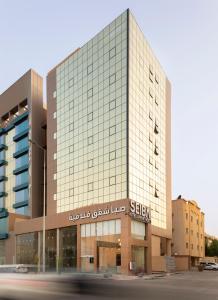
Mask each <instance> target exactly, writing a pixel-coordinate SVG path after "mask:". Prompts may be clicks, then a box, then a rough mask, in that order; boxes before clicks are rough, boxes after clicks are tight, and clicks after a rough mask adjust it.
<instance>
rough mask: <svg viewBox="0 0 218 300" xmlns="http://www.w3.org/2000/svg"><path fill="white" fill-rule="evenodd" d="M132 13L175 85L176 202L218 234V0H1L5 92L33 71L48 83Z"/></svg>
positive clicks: (0, 82)
mask: <svg viewBox="0 0 218 300" xmlns="http://www.w3.org/2000/svg"><path fill="white" fill-rule="evenodd" d="M126 8H130V9H131V11H132V12H133V14H134V15H135V17H136V19H137V21H138V24H139V25H140V27H141V29H142V31H143V32H144V34H145V36H146V38H147V40H148V41H149V43H150V45H151V47H152V49H153V50H154V52H155V54H156V56H157V57H158V58H159V60H160V62H161V64H162V66H163V68H164V70H165V71H166V74H167V76H168V78H169V79H170V81H171V83H172V154H173V157H172V171H173V191H172V194H173V198H176V197H177V196H178V195H179V194H181V195H182V196H183V197H185V198H187V199H195V200H196V201H197V202H198V203H199V205H200V207H201V208H202V210H203V211H204V212H205V217H206V231H207V232H208V233H209V234H214V235H217V236H218V222H217V220H218V189H217V188H218V1H217V0H180V1H179V0H149V1H148V0H132V1H130V0H125V1H124V0H110V1H109V0H108V1H106V0H79V1H78V0H77V1H76V0H62V1H61V0H37V1H36V0H35V1H33V0H19V1H16V0H14V1H12V0H0V93H2V92H3V91H4V90H5V89H6V88H7V87H8V86H9V85H11V84H12V83H13V82H14V81H16V80H17V79H18V78H19V77H20V76H21V75H22V74H23V73H25V72H26V71H27V70H28V69H29V68H33V69H35V70H36V71H37V72H38V73H39V74H41V75H42V76H43V77H45V76H46V74H47V72H48V70H50V69H51V68H52V67H53V66H54V65H56V64H57V63H58V62H60V60H62V59H63V58H65V57H66V56H67V55H68V54H69V53H71V52H72V51H73V50H74V49H75V48H77V47H79V46H82V45H83V44H84V43H85V42H87V41H88V40H89V39H90V38H92V37H93V35H95V34H96V33H97V32H98V31H100V30H101V29H102V28H103V27H104V26H106V25H107V24H108V23H110V22H111V21H112V20H113V19H114V18H116V17H117V16H118V15H119V14H120V13H122V12H123V11H124V10H125V9H126ZM0 110H1V107H0Z"/></svg>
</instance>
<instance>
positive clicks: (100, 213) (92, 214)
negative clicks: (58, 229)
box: [69, 206, 126, 221]
mask: <svg viewBox="0 0 218 300" xmlns="http://www.w3.org/2000/svg"><path fill="white" fill-rule="evenodd" d="M124 211H126V207H125V206H121V207H115V208H114V207H112V206H111V207H110V208H108V207H107V208H106V209H103V210H102V209H98V210H94V211H93V212H90V211H87V212H86V213H80V214H77V215H70V216H69V221H77V220H80V219H89V218H91V219H97V218H98V217H101V216H105V215H109V214H117V213H121V212H124Z"/></svg>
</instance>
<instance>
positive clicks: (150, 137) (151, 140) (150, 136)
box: [149, 133, 153, 143]
mask: <svg viewBox="0 0 218 300" xmlns="http://www.w3.org/2000/svg"><path fill="white" fill-rule="evenodd" d="M149 141H150V142H151V143H153V138H152V134H151V133H149Z"/></svg>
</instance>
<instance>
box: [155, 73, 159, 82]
mask: <svg viewBox="0 0 218 300" xmlns="http://www.w3.org/2000/svg"><path fill="white" fill-rule="evenodd" d="M155 81H156V83H157V84H158V83H159V76H158V75H157V74H155Z"/></svg>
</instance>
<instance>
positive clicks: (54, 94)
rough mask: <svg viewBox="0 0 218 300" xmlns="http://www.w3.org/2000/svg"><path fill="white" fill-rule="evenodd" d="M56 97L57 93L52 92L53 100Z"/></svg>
mask: <svg viewBox="0 0 218 300" xmlns="http://www.w3.org/2000/svg"><path fill="white" fill-rule="evenodd" d="M56 97H57V92H56V91H54V92H53V98H54V99H55V98H56Z"/></svg>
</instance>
